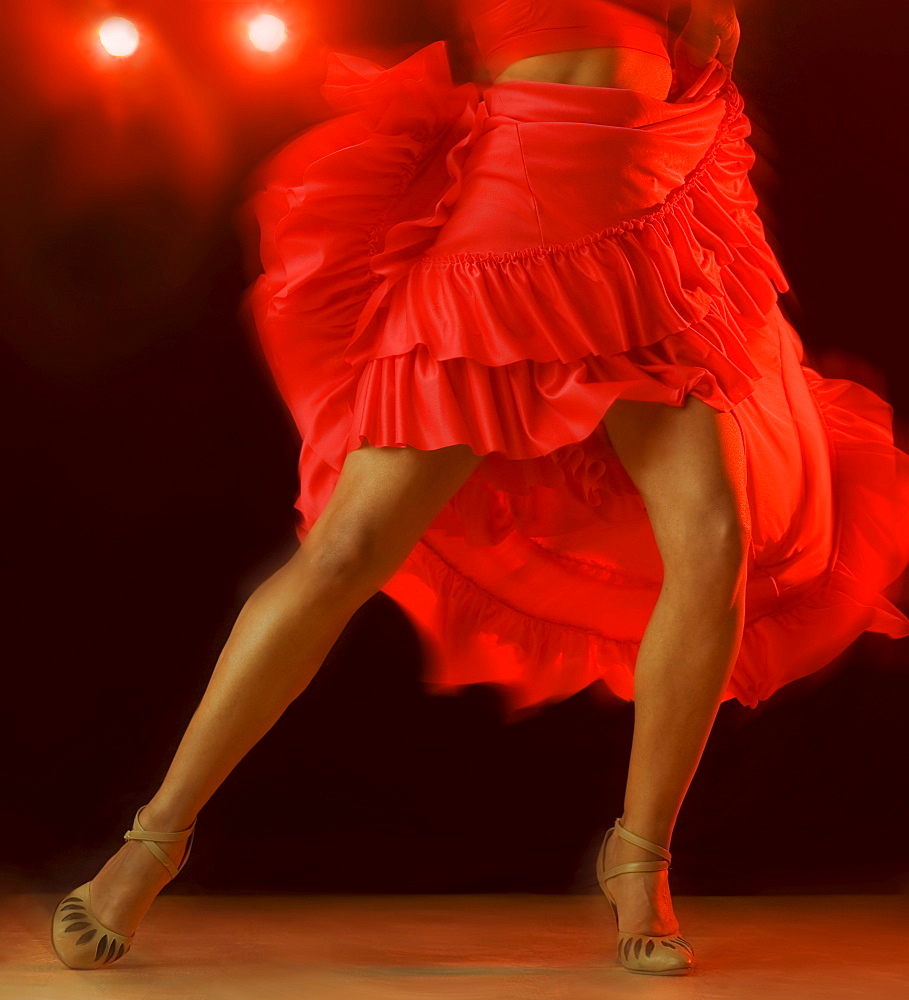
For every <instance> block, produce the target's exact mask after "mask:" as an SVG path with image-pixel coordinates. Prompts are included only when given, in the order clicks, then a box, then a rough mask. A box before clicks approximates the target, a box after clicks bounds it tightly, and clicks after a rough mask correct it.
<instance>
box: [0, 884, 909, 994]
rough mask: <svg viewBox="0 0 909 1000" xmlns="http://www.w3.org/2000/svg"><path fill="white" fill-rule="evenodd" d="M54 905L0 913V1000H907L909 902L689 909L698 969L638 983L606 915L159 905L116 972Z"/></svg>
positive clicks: (423, 906)
mask: <svg viewBox="0 0 909 1000" xmlns="http://www.w3.org/2000/svg"><path fill="white" fill-rule="evenodd" d="M58 898H59V897H58V896H53V897H51V896H47V895H28V894H18V895H9V896H5V897H0V930H2V934H0V998H2V1000H82V998H89V997H91V998H92V1000H104V998H107V997H110V998H111V1000H151V998H155V1000H157V998H166V1000H361V998H362V1000H387V998H402V1000H405V998H406V1000H413V998H422V997H432V998H436V997H438V998H450V997H457V998H462V997H463V998H465V1000H466V998H469V1000H495V998H498V997H502V998H508V1000H519V998H525V997H526V998H533V1000H541V998H546V1000H549V998H552V1000H555V998H565V1000H588V998H589V1000H593V998H597V1000H600V998H606V997H608V998H610V1000H612V998H622V997H639V998H650V997H659V998H660V1000H666V998H669V1000H675V998H678V997H684V998H686V1000H726V998H730V1000H732V998H735V1000H738V998H741V1000H763V998H765V997H766V998H771V997H772V998H774V1000H777V998H783V1000H809V998H810V1000H814V998H817V1000H846V998H850V1000H851V998H871V997H874V998H875V1000H906V998H907V997H909V897H907V896H895V895H864V896H858V895H837V896H743V897H732V896H702V897H693V896H676V897H674V899H673V904H674V907H675V913H676V916H677V917H678V919H679V923H680V926H681V933H682V934H683V936H684V937H685V938H686V939H687V940H689V941H690V942H691V943H692V945H693V947H694V950H695V958H696V961H697V963H698V967H697V968H696V969H695V970H694V971H693V972H692V973H690V974H689V975H688V976H680V977H672V978H668V977H657V976H644V975H635V974H634V973H631V972H628V971H626V970H625V969H623V968H622V967H621V966H620V965H619V964H618V962H617V959H616V958H615V928H614V923H613V918H612V913H611V911H610V910H609V907H608V905H607V903H606V900H605V898H603V897H597V896H595V895H571V896H549V895H534V894H523V893H522V894H513V895H497V896H474V895H470V896H468V895H457V896H370V897H365V896H303V897H301V896H180V895H176V894H170V893H168V892H166V891H165V893H164V894H163V895H161V896H159V897H158V899H156V900H155V902H154V904H153V905H152V908H151V910H150V911H149V912H148V914H147V915H146V917H145V920H144V921H143V923H142V925H141V926H140V928H139V931H138V933H137V935H136V939H135V942H134V944H133V948H132V950H131V951H130V952H129V953H128V954H127V955H126V956H124V957H123V958H122V959H121V960H120V961H119V962H116V963H115V964H114V965H113V966H111V967H110V968H107V969H101V970H86V971H76V970H73V969H67V968H66V967H65V966H63V965H61V964H60V962H59V961H58V959H57V958H56V956H55V955H54V953H53V951H52V949H51V946H50V939H49V927H50V917H51V913H52V911H53V908H54V906H55V904H56V902H57V900H58Z"/></svg>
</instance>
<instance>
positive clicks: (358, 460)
mask: <svg viewBox="0 0 909 1000" xmlns="http://www.w3.org/2000/svg"><path fill="white" fill-rule="evenodd" d="M482 460H483V456H482V455H476V454H474V453H473V452H472V451H471V450H470V448H469V447H468V446H467V445H465V444H456V445H450V446H448V447H446V448H439V449H436V450H433V451H423V450H421V449H418V448H412V447H409V446H405V447H374V446H372V445H370V444H369V443H368V442H364V444H363V445H362V447H360V448H358V449H356V450H355V451H352V452H350V453H349V454H348V455H347V457H346V459H345V461H344V465H343V467H342V469H341V473H340V476H339V477H338V482H337V484H336V486H335V489H334V491H333V492H332V495H331V497H330V498H329V501H328V503H327V504H326V505H325V508H324V509H323V511H322V513H321V514H320V515H319V517H318V519H317V520H316V523H315V524H314V525H313V528H312V530H311V531H310V533H309V538H308V539H307V541H310V540H311V541H312V543H313V544H325V545H326V546H327V547H329V548H333V549H339V548H340V549H344V548H347V549H348V550H350V551H352V554H353V558H354V559H355V560H356V559H362V558H364V556H368V555H369V554H370V553H371V552H374V553H377V554H379V556H380V558H381V561H382V562H383V563H385V564H388V565H389V566H391V567H392V568H393V567H394V566H395V565H397V564H398V563H400V562H401V561H402V560H403V559H404V558H405V557H406V556H407V554H408V553H409V552H410V550H411V549H412V548H413V547H414V545H416V543H417V541H419V539H420V536H421V535H422V534H423V532H424V531H425V530H426V529H427V528H428V527H429V525H430V524H431V523H432V521H433V519H434V518H435V517H436V515H437V514H438V513H439V511H440V510H441V509H442V507H443V506H444V505H445V504H446V503H447V502H448V500H449V499H450V498H451V496H452V494H454V493H455V492H456V491H457V490H458V489H459V487H460V486H461V485H462V484H463V483H464V482H465V480H466V479H467V478H468V477H469V476H470V474H471V473H472V472H473V471H474V469H475V468H476V467H477V466H478V465H479V464H480V462H481V461H482Z"/></svg>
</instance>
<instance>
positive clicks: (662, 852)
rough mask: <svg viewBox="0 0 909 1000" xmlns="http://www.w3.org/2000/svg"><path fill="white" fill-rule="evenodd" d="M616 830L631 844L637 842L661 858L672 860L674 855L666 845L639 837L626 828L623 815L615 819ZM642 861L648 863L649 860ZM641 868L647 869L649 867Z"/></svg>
mask: <svg viewBox="0 0 909 1000" xmlns="http://www.w3.org/2000/svg"><path fill="white" fill-rule="evenodd" d="M615 830H616V833H617V834H618V835H619V836H620V837H621V838H622V840H627V841H628V843H629V844H635V845H637V846H638V847H643V848H644V850H645V851H652V852H653V853H654V854H658V855H659V856H660V857H661V858H665V859H666V860H667V861H672V855H671V854H670V853H669V851H667V850H666V848H665V847H661V846H660V845H659V844H655V843H654V842H653V841H652V840H645V839H644V838H643V837H639V836H638V835H637V834H636V833H632V832H631V831H630V830H626V829H625V827H624V826H622V818H621V816H620V817H619V818H618V819H617V820H616V821H615ZM641 863H642V864H646V863H647V862H641ZM639 870H641V871H646V870H648V869H639ZM651 870H652V869H651Z"/></svg>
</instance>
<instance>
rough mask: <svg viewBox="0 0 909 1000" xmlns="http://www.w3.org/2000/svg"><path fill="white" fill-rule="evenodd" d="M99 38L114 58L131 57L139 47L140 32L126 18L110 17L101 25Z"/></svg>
mask: <svg viewBox="0 0 909 1000" xmlns="http://www.w3.org/2000/svg"><path fill="white" fill-rule="evenodd" d="M98 37H99V38H100V40H101V44H102V46H103V47H104V49H105V51H107V52H109V53H110V54H111V55H112V56H131V55H132V54H133V53H134V52H135V51H136V49H137V48H138V47H139V30H138V28H136V26H135V25H134V24H133V22H132V21H129V20H127V19H126V18H125V17H109V18H108V19H107V20H106V21H105V22H104V24H102V25H101V28H100V29H99V31H98Z"/></svg>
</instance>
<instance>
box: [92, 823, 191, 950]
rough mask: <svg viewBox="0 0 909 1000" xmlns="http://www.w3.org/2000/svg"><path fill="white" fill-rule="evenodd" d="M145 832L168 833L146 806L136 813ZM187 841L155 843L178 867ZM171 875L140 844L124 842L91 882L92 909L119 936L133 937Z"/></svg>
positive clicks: (133, 841) (137, 842) (130, 841)
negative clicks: (160, 831) (162, 831)
mask: <svg viewBox="0 0 909 1000" xmlns="http://www.w3.org/2000/svg"><path fill="white" fill-rule="evenodd" d="M139 822H140V823H141V824H142V826H143V827H144V828H145V829H146V830H170V829H171V827H169V826H167V825H166V824H165V825H161V826H159V825H158V820H157V819H156V817H155V815H154V813H152V812H151V811H150V810H149V808H148V806H143V808H142V809H141V810H140V812H139ZM186 844H187V841H186V840H183V841H180V842H178V843H173V844H167V843H164V844H161V843H159V844H158V847H160V848H161V850H162V851H164V852H165V854H167V855H168V857H170V858H171V859H172V860H173V862H174V863H175V864H180V861H181V860H182V858H183V854H184V852H185V851H186ZM170 880H171V879H170V873H169V872H168V870H167V869H166V868H165V867H164V865H162V864H161V862H160V861H159V860H158V859H157V858H156V857H155V856H154V855H153V854H152V853H151V851H150V850H149V849H148V848H147V847H146V846H145V844H144V843H143V842H142V841H139V840H127V841H126V842H125V843H124V844H123V846H122V847H121V848H120V850H119V851H117V853H116V854H115V855H114V856H113V857H112V858H110V860H108V862H107V863H106V864H105V865H104V867H103V868H102V869H101V871H99V872H98V874H97V875H96V876H95V877H94V878H93V879H92V881H91V887H90V888H91V903H92V910H93V911H94V913H95V916H96V917H97V918H98V920H99V921H100V922H101V923H102V924H104V925H105V926H106V927H109V928H110V929H111V930H112V931H116V932H117V933H118V934H123V935H126V936H129V935H130V934H134V933H135V931H136V929H137V928H138V926H139V924H140V923H141V922H142V918H143V917H144V916H145V914H146V912H147V911H148V908H149V907H150V906H151V904H152V903H153V902H154V900H155V897H156V896H157V895H158V893H159V892H160V891H161V890H162V889H163V888H164V886H165V885H167V883H168V882H170Z"/></svg>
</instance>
